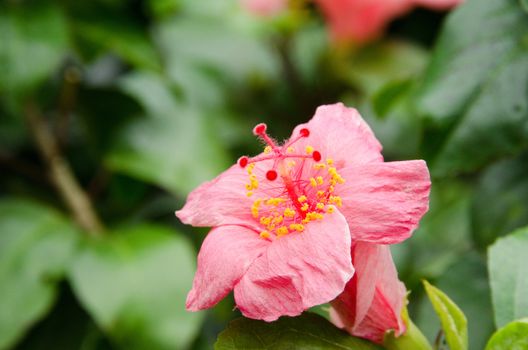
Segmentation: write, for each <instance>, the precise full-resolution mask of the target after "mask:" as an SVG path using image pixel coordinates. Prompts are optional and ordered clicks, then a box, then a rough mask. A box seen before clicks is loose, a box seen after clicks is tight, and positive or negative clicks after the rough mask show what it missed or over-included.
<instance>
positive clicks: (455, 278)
mask: <svg viewBox="0 0 528 350" xmlns="http://www.w3.org/2000/svg"><path fill="white" fill-rule="evenodd" d="M435 284H436V285H437V286H438V288H440V289H441V290H442V291H444V292H445V293H446V294H447V295H449V297H450V298H451V299H453V300H454V301H455V302H456V304H457V305H458V306H459V307H460V309H462V311H464V314H465V315H466V317H467V320H468V336H469V349H471V350H482V349H483V348H484V346H485V345H486V340H487V339H488V338H489V336H490V335H491V333H492V332H493V330H494V328H495V327H494V324H493V312H492V309H491V295H490V288H489V283H488V272H487V269H486V264H485V262H484V261H483V259H482V258H481V257H480V256H479V255H478V254H476V253H474V252H472V253H464V254H463V255H461V254H459V260H458V261H457V262H456V263H455V264H453V265H452V266H450V267H449V268H448V269H447V270H446V271H445V272H444V273H443V275H442V277H440V278H439V279H437V280H436V282H435ZM461 286H463V287H461ZM414 306H418V315H417V318H416V321H417V322H416V323H417V325H418V326H419V328H420V329H421V330H422V331H423V332H424V333H425V334H426V335H427V336H428V338H429V339H430V340H431V341H434V339H435V337H436V336H437V334H438V330H439V329H440V324H439V321H438V319H437V317H435V311H434V309H433V308H432V306H431V304H430V303H429V302H428V300H427V299H425V298H424V299H422V300H420V303H419V304H418V305H414Z"/></svg>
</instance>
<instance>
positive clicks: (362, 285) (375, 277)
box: [330, 242, 406, 343]
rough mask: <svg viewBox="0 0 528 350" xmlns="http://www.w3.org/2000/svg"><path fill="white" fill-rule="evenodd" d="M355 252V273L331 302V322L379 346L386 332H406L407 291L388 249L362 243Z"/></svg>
mask: <svg viewBox="0 0 528 350" xmlns="http://www.w3.org/2000/svg"><path fill="white" fill-rule="evenodd" d="M353 250H354V252H353V261H354V266H355V267H356V274H355V275H354V278H353V279H352V280H351V281H350V282H349V283H348V284H347V286H346V288H345V291H344V292H343V293H342V294H341V295H339V297H337V298H336V299H335V300H334V301H332V307H331V309H330V315H331V319H332V322H333V323H334V324H335V325H336V326H338V327H340V328H345V329H346V330H347V331H348V332H349V333H351V334H352V335H355V336H358V337H363V338H367V339H370V340H372V341H375V342H378V343H380V342H382V341H383V335H384V334H385V332H386V331H387V330H390V329H394V330H395V333H396V335H400V334H401V333H403V332H404V331H405V325H404V323H403V320H402V318H401V312H402V309H403V306H404V300H405V295H406V289H405V286H404V285H403V283H401V282H400V281H399V280H398V274H397V271H396V268H395V266H394V262H393V260H392V256H391V253H390V249H389V247H388V246H385V245H379V244H373V243H363V242H361V243H357V244H356V245H355V246H354V249H353Z"/></svg>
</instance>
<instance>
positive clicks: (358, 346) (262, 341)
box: [215, 313, 381, 350]
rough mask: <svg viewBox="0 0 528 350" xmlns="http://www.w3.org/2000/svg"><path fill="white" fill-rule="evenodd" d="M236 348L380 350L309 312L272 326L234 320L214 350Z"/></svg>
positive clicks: (246, 320)
mask: <svg viewBox="0 0 528 350" xmlns="http://www.w3.org/2000/svg"><path fill="white" fill-rule="evenodd" d="M238 349H240V350H243V349H268V350H279V349H303V350H323V349H343V350H344V349H350V350H375V349H379V350H381V348H380V347H379V346H377V345H375V344H373V343H369V342H367V341H365V340H362V339H359V338H355V337H352V336H350V335H349V334H347V333H345V332H343V331H341V330H339V329H338V328H336V327H335V326H333V325H332V324H331V323H330V322H328V321H327V320H325V319H324V318H323V317H321V316H318V315H315V314H311V313H305V314H303V315H301V316H299V317H296V318H290V317H282V318H280V319H279V320H278V321H275V322H272V323H267V322H263V321H256V320H250V319H247V318H239V319H236V320H234V321H232V322H231V323H229V325H228V326H227V328H226V329H225V330H224V331H223V332H222V333H220V335H219V336H218V340H217V341H216V343H215V350H238Z"/></svg>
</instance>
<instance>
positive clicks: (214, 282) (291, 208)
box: [176, 103, 430, 321]
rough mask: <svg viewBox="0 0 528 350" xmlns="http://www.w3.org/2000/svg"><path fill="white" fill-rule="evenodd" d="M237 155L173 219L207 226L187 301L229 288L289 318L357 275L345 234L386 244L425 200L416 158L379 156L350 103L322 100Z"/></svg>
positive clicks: (402, 234)
mask: <svg viewBox="0 0 528 350" xmlns="http://www.w3.org/2000/svg"><path fill="white" fill-rule="evenodd" d="M253 132H254V134H255V135H256V136H258V137H259V138H260V139H261V140H262V141H264V142H265V143H266V144H267V146H266V148H265V149H264V152H263V153H261V154H259V155H257V156H256V157H253V158H249V157H246V156H244V157H241V158H240V159H239V161H238V164H235V165H233V166H232V167H231V168H229V169H228V170H226V171H225V172H224V173H222V174H221V175H219V176H218V177H217V178H216V179H214V180H213V181H211V182H208V183H205V184H203V185H201V186H200V187H198V188H197V189H196V190H194V191H193V192H192V193H191V194H190V195H189V197H188V199H187V202H186V204H185V206H184V207H183V209H181V210H180V211H177V212H176V215H177V216H178V218H180V220H181V221H182V222H184V223H186V224H191V225H194V226H212V227H213V229H212V230H211V232H210V233H209V234H208V236H207V237H206V239H205V240H204V242H203V245H202V247H201V249H200V253H199V254H198V269H197V272H196V276H195V279H194V282H193V287H192V290H191V291H190V292H189V295H188V297H187V305H186V306H187V309H188V310H191V311H197V310H202V309H206V308H210V307H212V306H214V305H215V304H216V303H217V302H218V301H220V300H221V299H222V298H224V297H225V296H226V295H227V294H228V293H229V292H230V291H231V290H234V295H235V302H236V305H237V306H238V308H239V309H240V311H241V312H242V313H243V314H244V315H245V316H246V317H250V318H255V319H262V320H265V321H273V320H275V319H277V318H278V317H280V316H282V315H289V316H296V315H299V314H300V313H301V312H302V311H304V310H306V309H307V308H310V307H312V306H314V305H318V304H322V303H326V302H328V301H331V300H333V299H335V298H336V297H337V296H338V295H340V294H341V293H342V292H343V290H344V289H345V286H346V284H347V282H348V281H349V280H350V279H351V278H352V276H353V274H354V267H353V266H352V254H351V247H352V242H371V243H376V244H392V243H398V242H401V241H403V240H404V239H406V238H408V237H409V236H410V235H411V232H412V231H413V230H414V229H415V228H416V226H417V225H418V221H419V220H420V218H421V217H422V215H423V214H424V213H425V212H426V211H427V208H428V195H429V187H430V180H429V173H428V170H427V166H426V164H425V162H424V161H422V160H414V161H403V162H389V163H386V162H383V157H382V155H381V145H380V144H379V142H378V141H377V140H376V138H375V137H374V135H373V133H372V131H371V130H370V128H369V127H368V125H367V124H366V123H365V122H364V121H363V119H362V118H361V116H360V115H359V113H358V112H357V111H356V110H355V109H351V108H346V107H345V106H344V105H343V104H340V103H339V104H335V105H328V106H322V107H319V108H318V109H317V112H316V114H315V116H314V117H313V119H312V120H311V121H309V122H308V123H306V124H302V125H299V126H297V127H296V128H295V130H294V131H293V134H292V136H291V138H290V139H289V140H287V141H286V142H285V143H284V144H282V145H279V144H277V143H276V142H275V141H274V140H272V139H271V138H270V137H269V136H268V134H267V133H266V126H265V125H264V124H259V125H257V126H256V127H255V129H254V130H253Z"/></svg>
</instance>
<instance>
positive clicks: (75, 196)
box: [25, 102, 104, 236]
mask: <svg viewBox="0 0 528 350" xmlns="http://www.w3.org/2000/svg"><path fill="white" fill-rule="evenodd" d="M25 111H26V117H27V120H28V123H29V127H30V129H31V132H32V133H33V137H34V139H35V142H36V145H37V148H38V150H39V152H40V154H41V156H42V158H43V159H44V161H45V162H46V164H47V166H48V168H49V172H50V176H51V180H52V182H53V184H54V185H55V187H56V189H57V191H58V192H59V193H60V195H61V197H62V199H63V200H64V202H65V203H66V205H67V206H68V208H69V209H70V211H71V212H72V214H73V216H74V217H75V220H76V221H77V223H78V224H79V225H80V226H81V227H82V228H83V229H84V230H86V232H87V233H88V234H90V235H92V236H100V235H101V234H102V232H103V231H104V227H103V224H102V223H101V221H100V220H99V217H98V216H97V214H96V212H95V210H94V208H93V205H92V202H91V201H90V199H89V198H88V196H87V195H86V193H85V192H84V191H83V189H82V188H81V186H80V185H79V183H78V182H77V179H76V178H75V176H74V174H73V172H72V169H71V167H70V165H69V164H68V162H67V161H66V159H65V158H64V157H63V156H62V154H61V153H60V150H59V147H58V145H57V141H56V140H55V138H54V137H53V135H52V133H51V131H50V129H49V127H48V125H47V124H46V122H45V121H44V119H43V117H42V115H41V112H40V111H39V108H38V106H37V105H36V104H35V103H34V102H29V103H28V104H27V105H26V110H25Z"/></svg>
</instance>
